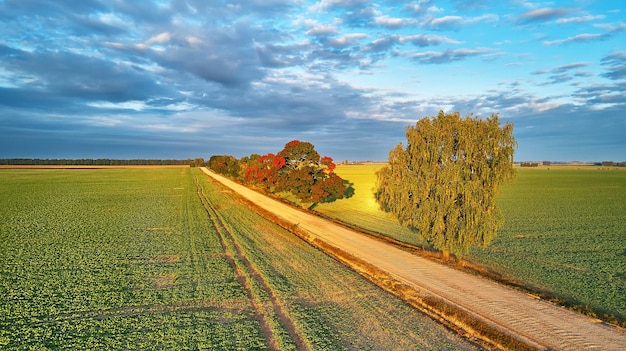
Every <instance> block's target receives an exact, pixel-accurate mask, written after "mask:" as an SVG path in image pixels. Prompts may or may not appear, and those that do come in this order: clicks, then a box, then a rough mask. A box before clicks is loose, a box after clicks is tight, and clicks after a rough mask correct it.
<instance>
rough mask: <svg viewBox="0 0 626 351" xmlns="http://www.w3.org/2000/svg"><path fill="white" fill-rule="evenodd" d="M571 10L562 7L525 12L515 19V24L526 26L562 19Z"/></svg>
mask: <svg viewBox="0 0 626 351" xmlns="http://www.w3.org/2000/svg"><path fill="white" fill-rule="evenodd" d="M572 11H573V10H572V9H568V8H564V7H556V8H550V7H544V8H540V9H535V10H530V11H526V12H524V13H522V14H520V15H519V16H518V17H517V23H519V24H527V23H532V22H545V21H550V20H552V19H555V18H559V17H563V16H565V15H567V14H570V13H572Z"/></svg>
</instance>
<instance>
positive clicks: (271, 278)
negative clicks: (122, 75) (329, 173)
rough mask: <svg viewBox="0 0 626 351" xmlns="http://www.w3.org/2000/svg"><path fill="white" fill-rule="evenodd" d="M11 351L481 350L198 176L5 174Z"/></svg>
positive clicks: (5, 282)
mask: <svg viewBox="0 0 626 351" xmlns="http://www.w3.org/2000/svg"><path fill="white" fill-rule="evenodd" d="M0 184H1V185H0V252H1V253H2V254H1V255H0V277H1V279H0V349H2V350H24V349H37V350H47V349H50V350H52V349H72V350H74V349H98V350H101V349H112V350H123V349H166V350H180V349H194V350H195V349H206V350H264V349H268V348H273V349H280V350H293V349H296V345H298V344H301V345H304V346H305V347H308V348H310V349H328V350H348V349H384V350H388V349H389V350H390V349H398V350H407V349H455V350H456V349H474V347H473V346H472V345H470V344H468V343H467V342H465V341H464V340H462V339H461V338H460V337H458V336H456V335H455V334H453V333H452V332H450V331H448V330H446V329H445V328H444V327H442V326H440V325H439V324H437V323H435V322H433V321H432V320H430V319H429V318H427V317H424V316H423V315H421V314H419V313H417V312H416V311H415V310H414V309H412V308H410V307H408V306H407V305H406V304H404V303H403V302H402V301H400V300H399V299H397V298H395V297H393V296H391V295H390V294H388V293H386V292H384V291H382V290H381V289H379V288H377V287H375V286H374V285H373V284H371V283H369V282H368V281H366V280H365V279H363V278H362V277H361V276H359V275H357V274H356V273H354V272H352V271H350V270H348V269H346V268H345V267H343V266H341V265H340V264H338V263H337V262H336V261H334V260H333V259H331V258H329V257H328V256H326V255H324V254H322V253H321V252H319V251H318V250H315V249H313V248H311V247H310V246H309V245H307V244H305V243H304V242H302V241H301V240H299V239H297V238H296V237H294V236H293V235H292V234H290V233H288V232H286V231H285V230H283V229H282V228H280V227H277V226H276V225H274V224H272V223H270V222H268V221H267V220H265V219H264V218H262V217H261V216H260V215H258V214H256V213H255V212H253V211H251V210H249V209H248V208H247V207H245V206H243V205H242V204H241V203H239V202H238V200H237V199H236V198H235V197H234V196H233V195H232V194H231V193H230V192H229V191H227V190H224V188H222V187H220V186H219V185H216V184H214V183H212V182H211V181H209V180H208V178H206V177H205V176H203V175H201V174H200V172H199V171H198V170H197V169H190V168H133V169H99V170H91V169H81V170H39V169H34V170H0Z"/></svg>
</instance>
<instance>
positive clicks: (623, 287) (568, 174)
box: [315, 164, 626, 320]
mask: <svg viewBox="0 0 626 351" xmlns="http://www.w3.org/2000/svg"><path fill="white" fill-rule="evenodd" d="M380 167H382V165H372V164H365V165H341V166H339V167H337V173H338V174H339V175H340V176H342V177H343V178H344V179H347V180H349V181H351V182H353V183H354V188H355V194H354V196H353V197H352V198H350V199H344V200H340V201H336V202H333V203H327V204H321V205H318V206H317V207H316V208H315V210H317V211H319V212H321V213H324V214H327V215H329V216H332V217H335V218H338V219H341V220H343V221H345V222H348V223H352V224H355V225H358V226H361V227H364V228H366V229H369V230H372V231H375V232H379V233H382V234H384V235H388V236H389V237H392V238H395V239H398V240H401V241H404V242H408V243H412V244H419V243H420V242H419V239H418V236H417V234H416V233H413V232H411V231H410V230H408V229H406V228H403V227H401V226H400V225H399V223H398V222H397V221H396V220H395V219H394V218H393V216H391V215H389V214H386V213H384V212H382V211H380V210H379V209H378V205H377V203H376V202H375V200H374V196H373V193H372V189H373V187H374V185H375V180H376V177H375V174H374V173H375V171H376V170H377V169H379V168H380ZM498 204H499V206H500V208H501V209H502V212H503V215H504V218H505V221H506V222H505V225H504V227H503V228H502V229H501V230H500V231H499V232H498V235H497V237H496V238H495V239H494V241H493V242H492V244H491V246H489V247H488V248H486V249H475V250H473V251H472V252H471V253H470V254H469V256H468V259H470V260H473V261H475V262H478V263H481V264H484V265H486V266H488V267H491V268H493V269H495V270H496V271H498V272H500V273H502V274H504V275H506V276H510V277H512V278H514V279H515V280H518V281H520V282H522V283H524V284H526V285H529V286H533V287H534V288H536V289H540V290H544V291H546V292H549V293H551V294H555V295H557V296H560V297H562V298H564V299H566V300H568V301H570V302H571V303H575V304H577V305H581V306H589V307H590V308H592V309H594V310H595V311H597V312H598V313H599V314H600V315H601V314H605V313H607V314H611V315H614V316H617V317H618V318H620V319H622V320H624V319H626V298H625V296H626V170H623V169H606V168H596V167H563V166H557V167H539V168H520V169H518V174H517V177H516V179H515V180H514V182H513V183H512V184H508V185H505V186H504V187H503V188H502V189H501V191H500V194H499V196H498Z"/></svg>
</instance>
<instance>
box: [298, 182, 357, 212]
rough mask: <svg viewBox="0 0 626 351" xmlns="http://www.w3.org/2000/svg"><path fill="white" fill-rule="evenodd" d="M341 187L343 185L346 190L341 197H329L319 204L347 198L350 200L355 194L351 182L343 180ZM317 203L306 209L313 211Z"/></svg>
mask: <svg viewBox="0 0 626 351" xmlns="http://www.w3.org/2000/svg"><path fill="white" fill-rule="evenodd" d="M343 185H345V186H346V190H345V191H344V192H343V195H342V196H340V197H336V196H331V197H328V198H326V199H324V200H323V201H320V202H319V203H329V202H335V201H337V200H340V199H349V198H351V197H352V196H354V193H355V190H354V186H353V185H354V183H351V182H350V181H348V180H344V181H343ZM319 203H317V202H314V203H312V204H311V205H310V206H308V207H307V208H308V209H309V210H312V209H314V208H315V207H317V205H318V204H319Z"/></svg>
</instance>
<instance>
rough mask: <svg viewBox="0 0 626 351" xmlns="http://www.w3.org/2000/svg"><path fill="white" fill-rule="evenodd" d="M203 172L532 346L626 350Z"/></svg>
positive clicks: (603, 332) (625, 334) (601, 327)
mask: <svg viewBox="0 0 626 351" xmlns="http://www.w3.org/2000/svg"><path fill="white" fill-rule="evenodd" d="M202 170H203V172H205V173H206V174H207V175H209V176H211V177H213V178H215V179H216V180H218V181H219V182H221V183H222V184H224V185H226V186H227V187H229V188H231V189H232V190H234V191H236V192H237V193H239V194H241V195H242V196H244V197H245V198H247V199H248V200H250V201H252V202H254V203H256V204H257V205H259V206H261V207H262V208H264V209H266V210H268V211H270V212H273V213H275V214H276V215H277V216H279V217H281V218H283V219H285V220H287V221H290V222H291V223H294V224H297V225H298V226H299V227H300V228H301V229H304V230H306V231H308V232H310V233H311V234H312V235H315V236H316V237H318V238H320V239H322V240H324V241H325V242H326V243H328V244H330V245H332V246H335V247H337V248H339V249H341V250H343V251H346V252H348V253H350V254H352V255H354V256H356V257H358V258H360V259H362V260H364V261H366V262H369V263H370V264H372V265H374V266H377V267H378V268H380V269H381V270H383V271H386V272H387V273H388V274H390V275H391V276H393V277H394V278H396V279H398V280H400V281H402V282H404V283H406V284H408V285H410V286H413V287H415V288H416V289H417V290H418V291H420V292H423V293H430V294H432V295H435V296H438V297H440V298H442V299H444V300H446V301H448V303H450V304H453V305H456V306H458V307H459V308H461V309H464V310H466V311H467V312H469V313H471V314H473V315H475V316H476V317H478V318H480V319H482V320H483V321H485V322H487V323H490V324H493V325H495V326H497V327H498V328H500V329H503V330H505V331H508V332H509V333H510V334H512V335H514V336H516V337H518V338H519V339H521V340H524V341H525V342H527V343H528V344H530V345H531V346H535V347H537V348H540V349H550V350H620V351H622V350H626V331H624V330H620V329H616V328H613V327H611V326H607V325H605V324H603V323H599V322H598V321H597V320H594V319H592V318H589V317H587V316H584V315H580V314H578V313H575V312H572V311H569V310H566V309H564V308H561V307H558V306H555V305H553V304H551V303H548V302H545V301H542V300H537V299H534V298H532V297H530V296H528V295H527V294H524V293H522V292H520V291H517V290H513V289H510V288H507V287H505V286H502V285H500V284H498V283H495V282H492V281H490V280H487V279H484V278H480V277H477V276H473V275H471V274H467V273H464V272H461V271H458V270H455V269H452V268H450V267H447V266H444V265H441V264H438V263H436V262H433V261H430V260H428V259H425V258H422V257H419V256H415V255H412V254H410V253H408V252H406V251H403V250H400V249H398V248H396V247H394V246H391V245H388V244H385V243H382V242H380V241H378V240H374V239H372V238H370V237H368V236H367V235H364V234H360V233H357V232H354V231H352V230H349V229H347V228H344V227H342V226H339V225H337V224H334V223H332V222H329V221H327V220H324V219H322V218H318V217H316V216H313V215H310V214H307V213H305V212H303V211H299V210H297V209H294V208H291V207H289V206H287V205H285V204H283V203H280V202H278V201H276V200H274V199H271V198H268V197H267V196H264V195H262V194H259V193H257V192H255V191H252V190H250V189H248V188H246V187H244V186H241V185H239V184H237V183H235V182H232V181H230V180H228V179H226V178H224V177H222V176H220V175H217V174H215V173H213V172H211V171H209V170H208V169H206V168H203V169H202Z"/></svg>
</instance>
